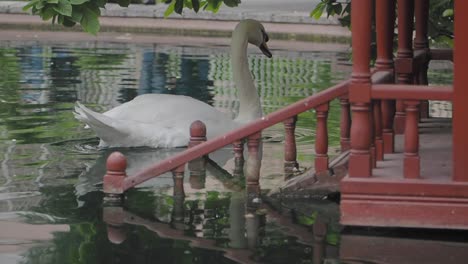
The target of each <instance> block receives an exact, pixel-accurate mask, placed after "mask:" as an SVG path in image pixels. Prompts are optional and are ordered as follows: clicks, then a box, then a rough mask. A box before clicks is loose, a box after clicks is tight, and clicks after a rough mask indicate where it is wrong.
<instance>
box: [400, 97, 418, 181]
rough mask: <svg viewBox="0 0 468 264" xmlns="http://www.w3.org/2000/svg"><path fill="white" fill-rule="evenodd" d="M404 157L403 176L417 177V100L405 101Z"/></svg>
mask: <svg viewBox="0 0 468 264" xmlns="http://www.w3.org/2000/svg"><path fill="white" fill-rule="evenodd" d="M405 105H406V128H405V159H404V162H403V169H404V176H405V178H412V179H414V178H419V174H420V165H419V164H420V163H419V130H418V123H419V110H418V106H419V101H405Z"/></svg>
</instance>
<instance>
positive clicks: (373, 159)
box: [369, 100, 380, 168]
mask: <svg viewBox="0 0 468 264" xmlns="http://www.w3.org/2000/svg"><path fill="white" fill-rule="evenodd" d="M374 103H375V101H374V100H372V101H371V103H370V106H369V107H370V109H369V110H370V113H369V123H370V154H371V164H372V168H377V149H376V146H375V119H374ZM379 119H380V117H379Z"/></svg>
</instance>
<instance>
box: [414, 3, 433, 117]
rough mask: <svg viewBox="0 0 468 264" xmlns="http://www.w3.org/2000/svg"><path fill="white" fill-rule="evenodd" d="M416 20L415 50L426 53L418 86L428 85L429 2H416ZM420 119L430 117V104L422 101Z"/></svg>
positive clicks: (421, 65)
mask: <svg viewBox="0 0 468 264" xmlns="http://www.w3.org/2000/svg"><path fill="white" fill-rule="evenodd" d="M414 10H415V12H414V14H415V18H416V25H415V28H416V37H415V38H414V50H415V51H419V50H422V51H424V59H423V61H421V64H420V65H419V70H418V73H417V76H416V80H417V84H424V85H427V84H428V80H427V69H428V66H429V40H428V35H427V31H428V17H429V0H415V9H414ZM420 117H421V118H428V117H429V102H428V101H427V100H423V101H421V104H420Z"/></svg>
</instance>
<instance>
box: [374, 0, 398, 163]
mask: <svg viewBox="0 0 468 264" xmlns="http://www.w3.org/2000/svg"><path fill="white" fill-rule="evenodd" d="M375 4H376V11H375V12H376V16H375V17H376V18H375V19H376V28H377V32H376V35H377V60H376V62H375V67H376V68H377V69H379V70H392V69H394V65H393V34H394V26H395V0H383V1H376V3H375ZM392 77H393V75H392ZM392 79H393V78H392ZM391 82H392V83H393V81H391ZM373 83H375V82H373ZM381 111H382V119H381V120H382V121H381V123H382V141H383V146H382V148H383V150H382V152H383V153H393V151H394V144H395V143H394V141H395V139H394V137H395V134H394V132H393V119H394V116H395V101H394V100H382V101H381ZM374 114H375V112H374ZM374 118H376V117H374ZM376 146H377V158H378V160H381V159H383V154H382V156H380V155H381V154H380V152H379V151H380V149H379V148H380V143H376Z"/></svg>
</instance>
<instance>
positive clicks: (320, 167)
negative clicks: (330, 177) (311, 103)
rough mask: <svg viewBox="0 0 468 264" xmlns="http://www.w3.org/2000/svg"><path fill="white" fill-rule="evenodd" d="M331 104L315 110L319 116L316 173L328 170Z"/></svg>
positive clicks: (316, 140) (316, 141)
mask: <svg viewBox="0 0 468 264" xmlns="http://www.w3.org/2000/svg"><path fill="white" fill-rule="evenodd" d="M329 107H330V106H329V103H328V102H327V103H325V104H322V105H319V106H317V107H316V108H315V113H316V115H317V128H316V136H315V172H316V173H321V172H325V171H327V170H328V129H327V117H328V109H329Z"/></svg>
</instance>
